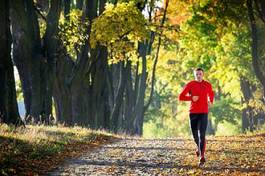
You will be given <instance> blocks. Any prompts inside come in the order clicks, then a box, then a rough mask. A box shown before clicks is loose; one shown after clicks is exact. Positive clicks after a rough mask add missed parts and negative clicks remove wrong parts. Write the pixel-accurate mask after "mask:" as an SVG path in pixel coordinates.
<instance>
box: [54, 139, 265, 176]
mask: <svg viewBox="0 0 265 176" xmlns="http://www.w3.org/2000/svg"><path fill="white" fill-rule="evenodd" d="M264 139H265V138H264V137H259V136H257V137H250V138H246V137H215V138H209V139H208V144H207V151H206V159H207V162H206V164H205V166H204V167H203V168H199V167H198V166H197V164H198V158H197V157H196V155H195V146H194V143H193V141H192V140H191V139H183V138H176V139H160V140H159V139H154V140H153V139H140V138H135V139H129V138H125V139H121V140H119V141H117V142H114V143H112V144H108V145H105V146H102V147H100V148H98V149H96V150H94V151H93V152H89V153H86V154H84V155H83V156H82V157H80V158H78V159H72V160H69V161H67V162H66V163H65V164H64V165H63V166H61V167H59V168H58V169H57V170H55V171H54V172H52V173H50V175H265V140H264Z"/></svg>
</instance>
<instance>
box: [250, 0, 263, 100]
mask: <svg viewBox="0 0 265 176" xmlns="http://www.w3.org/2000/svg"><path fill="white" fill-rule="evenodd" d="M264 6H265V3H264V2H263V3H261V7H262V10H261V12H262V15H264V16H263V17H265V14H263V13H265V7H264ZM247 8H248V16H249V21H250V27H251V37H252V45H251V49H252V65H253V68H254V72H255V74H256V77H257V79H258V80H259V81H260V83H261V85H262V87H263V99H264V100H265V75H264V73H263V72H262V69H261V68H260V65H261V64H259V56H258V35H257V24H256V20H255V16H254V12H253V1H252V0H247ZM263 20H264V19H263Z"/></svg>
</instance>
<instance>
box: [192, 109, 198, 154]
mask: <svg viewBox="0 0 265 176" xmlns="http://www.w3.org/2000/svg"><path fill="white" fill-rule="evenodd" d="M190 128H191V132H192V136H193V139H194V141H195V143H196V145H197V149H198V151H199V136H198V114H192V113H190Z"/></svg>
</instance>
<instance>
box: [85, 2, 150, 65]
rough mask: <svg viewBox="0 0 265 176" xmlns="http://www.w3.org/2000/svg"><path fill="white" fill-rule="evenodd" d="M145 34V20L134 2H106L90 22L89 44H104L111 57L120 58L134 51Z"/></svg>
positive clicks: (146, 29)
mask: <svg viewBox="0 0 265 176" xmlns="http://www.w3.org/2000/svg"><path fill="white" fill-rule="evenodd" d="M147 34H148V27H147V22H146V20H145V18H144V16H143V15H142V13H141V11H140V10H139V9H138V8H137V7H136V6H135V3H134V2H129V3H118V4H117V5H113V4H107V5H106V7H105V11H104V12H103V13H102V14H101V15H100V16H99V17H98V18H97V19H95V20H94V21H93V23H92V29H91V36H90V44H91V47H92V48H95V47H96V46H97V45H103V46H106V47H107V48H108V51H109V54H110V57H111V58H112V59H116V60H122V59H124V58H125V57H126V56H130V54H132V53H134V52H135V50H136V48H137V43H138V42H139V41H144V40H145V39H147V38H148V37H147Z"/></svg>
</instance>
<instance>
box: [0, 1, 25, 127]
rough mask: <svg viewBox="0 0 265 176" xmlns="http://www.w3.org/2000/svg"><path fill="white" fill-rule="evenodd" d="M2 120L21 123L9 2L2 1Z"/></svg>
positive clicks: (0, 33)
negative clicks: (12, 53) (12, 55)
mask: <svg viewBox="0 0 265 176" xmlns="http://www.w3.org/2000/svg"><path fill="white" fill-rule="evenodd" d="M0 50H1V52H0V84H1V87H0V119H1V120H2V121H3V122H4V123H7V124H19V123H20V122H22V121H21V119H20V116H19V113H18V106H17V99H16V90H15V79H14V70H13V63H12V60H11V55H10V54H11V35H10V21H9V0H3V1H0Z"/></svg>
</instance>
